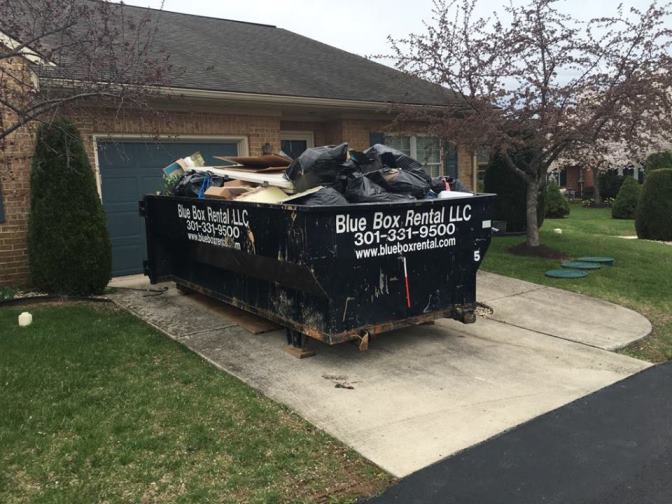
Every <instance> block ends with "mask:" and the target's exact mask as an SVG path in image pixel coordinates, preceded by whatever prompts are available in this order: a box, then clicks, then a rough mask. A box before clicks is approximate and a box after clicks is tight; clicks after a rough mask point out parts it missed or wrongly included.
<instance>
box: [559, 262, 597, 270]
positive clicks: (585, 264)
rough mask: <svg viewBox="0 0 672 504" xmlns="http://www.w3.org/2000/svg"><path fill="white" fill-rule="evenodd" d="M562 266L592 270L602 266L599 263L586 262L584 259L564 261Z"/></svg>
mask: <svg viewBox="0 0 672 504" xmlns="http://www.w3.org/2000/svg"><path fill="white" fill-rule="evenodd" d="M561 266H562V267H563V268H573V269H580V270H593V269H600V268H601V267H602V266H601V265H600V263H595V262H586V261H565V262H563V263H562V265H561Z"/></svg>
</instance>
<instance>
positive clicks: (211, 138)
mask: <svg viewBox="0 0 672 504" xmlns="http://www.w3.org/2000/svg"><path fill="white" fill-rule="evenodd" d="M91 139H92V142H93V160H94V164H95V166H94V171H95V175H96V185H97V187H98V196H100V200H101V201H102V200H103V182H102V177H101V173H100V164H99V161H98V142H99V141H105V140H113V139H114V140H119V141H121V142H123V141H128V142H134V141H140V140H149V141H151V140H157V141H170V142H171V143H186V142H202V143H218V142H230V141H232V140H233V141H235V142H237V144H238V155H239V156H247V155H249V144H248V141H247V137H246V136H243V135H148V134H124V133H94V134H92V135H91Z"/></svg>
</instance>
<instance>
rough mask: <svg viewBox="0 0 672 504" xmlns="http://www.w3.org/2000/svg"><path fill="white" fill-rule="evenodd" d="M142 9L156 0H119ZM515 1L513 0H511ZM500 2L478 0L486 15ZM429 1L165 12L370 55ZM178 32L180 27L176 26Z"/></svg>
mask: <svg viewBox="0 0 672 504" xmlns="http://www.w3.org/2000/svg"><path fill="white" fill-rule="evenodd" d="M124 1H125V3H127V4H129V5H137V6H141V7H154V8H158V7H160V6H161V3H162V2H161V0H124ZM514 2H515V0H514ZM617 3H618V2H617V1H616V0H561V1H560V5H561V6H562V9H563V10H567V11H568V12H571V13H573V14H574V15H576V16H577V17H581V18H585V19H589V18H592V17H596V16H601V15H607V14H610V13H613V12H614V9H615V7H616V5H617ZM649 3H650V1H649V0H623V4H624V6H625V7H629V6H636V7H639V8H645V7H646V6H648V4H649ZM501 4H502V1H501V0H499V1H498V0H481V1H480V5H479V13H480V14H484V15H485V14H489V13H490V12H492V11H493V10H496V9H497V8H498V6H500V5H501ZM432 5H433V2H432V0H312V1H311V0H165V2H164V3H163V8H164V10H168V11H175V12H184V13H187V14H200V15H204V16H212V17H218V18H225V19H235V20H238V21H250V22H254V23H262V24H271V25H275V26H278V27H279V28H285V29H287V30H290V31H293V32H296V33H299V34H301V35H304V36H306V37H310V38H312V39H315V40H319V41H320V42H324V43H325V44H329V45H331V46H334V47H338V48H340V49H344V50H346V51H349V52H352V53H355V54H359V55H360V56H370V55H377V54H387V53H389V49H390V46H389V43H388V42H387V37H388V35H392V36H393V37H396V38H399V37H403V36H405V35H407V34H409V33H420V32H422V30H423V19H426V20H427V19H430V18H431V11H432ZM176 30H178V31H179V27H176Z"/></svg>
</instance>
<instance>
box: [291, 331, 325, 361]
mask: <svg viewBox="0 0 672 504" xmlns="http://www.w3.org/2000/svg"><path fill="white" fill-rule="evenodd" d="M286 331H287V347H286V348H285V351H286V352H287V353H288V354H290V355H293V356H294V357H296V358H297V359H305V358H306V357H312V356H313V355H315V354H316V353H317V352H316V351H315V350H312V349H310V348H308V346H307V339H308V338H307V337H306V335H305V334H303V333H302V332H300V331H296V330H294V329H289V328H287V329H286Z"/></svg>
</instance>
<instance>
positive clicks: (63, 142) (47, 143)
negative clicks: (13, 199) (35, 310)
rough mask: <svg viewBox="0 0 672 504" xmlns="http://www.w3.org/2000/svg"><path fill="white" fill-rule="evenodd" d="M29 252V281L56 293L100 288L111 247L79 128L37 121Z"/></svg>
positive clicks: (107, 275)
mask: <svg viewBox="0 0 672 504" xmlns="http://www.w3.org/2000/svg"><path fill="white" fill-rule="evenodd" d="M30 183H31V192H32V201H31V205H30V220H29V224H28V254H29V260H30V273H31V277H32V282H33V284H34V285H35V287H37V288H38V289H40V290H42V291H45V292H49V293H55V294H66V295H80V296H86V295H90V294H98V293H101V292H102V291H103V290H104V289H105V287H106V286H107V283H108V281H109V280H110V270H111V263H112V252H111V248H110V239H109V236H108V234H107V227H106V226H105V214H104V212H103V208H102V205H101V203H100V198H99V197H98V192H97V190H96V180H95V177H94V174H93V170H92V169H91V166H90V165H89V160H88V158H87V156H86V152H85V151H84V145H83V144H82V139H81V137H80V136H79V132H78V131H77V129H76V128H75V127H74V126H73V125H72V123H70V122H69V121H67V120H65V119H58V120H56V121H54V122H52V123H51V124H44V125H42V126H40V128H39V129H38V131H37V137H36V145H35V154H34V156H33V161H32V168H31V174H30Z"/></svg>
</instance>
